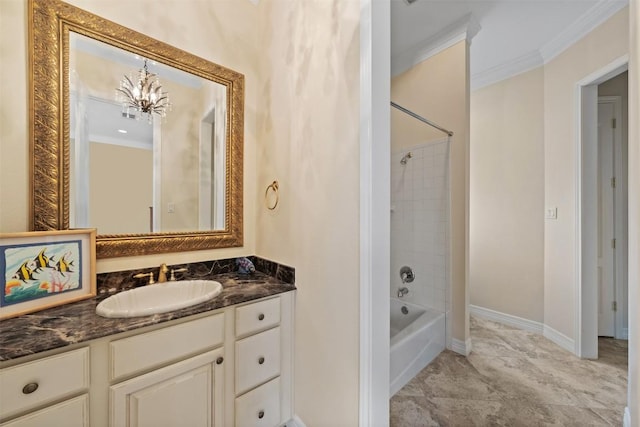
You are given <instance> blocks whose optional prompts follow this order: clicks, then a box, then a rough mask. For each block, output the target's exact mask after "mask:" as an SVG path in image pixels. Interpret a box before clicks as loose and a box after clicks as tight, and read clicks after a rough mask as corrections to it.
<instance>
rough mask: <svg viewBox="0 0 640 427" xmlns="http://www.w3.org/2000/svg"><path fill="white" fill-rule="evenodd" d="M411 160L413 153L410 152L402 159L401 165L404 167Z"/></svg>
mask: <svg viewBox="0 0 640 427" xmlns="http://www.w3.org/2000/svg"><path fill="white" fill-rule="evenodd" d="M410 158H411V151H409V152H408V153H407V154H405V155H404V157H403V158H402V159H400V163H401V164H403V165H406V164H407V160H409V159H410Z"/></svg>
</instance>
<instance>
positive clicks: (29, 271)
mask: <svg viewBox="0 0 640 427" xmlns="http://www.w3.org/2000/svg"><path fill="white" fill-rule="evenodd" d="M30 264H31V265H33V263H32V261H25V262H23V263H22V265H21V266H20V268H19V269H18V270H17V271H16V273H15V274H14V275H13V276H11V278H12V279H19V280H22V281H23V282H25V283H27V280H35V279H34V278H33V273H34V269H33V268H31V267H30V266H29V265H30Z"/></svg>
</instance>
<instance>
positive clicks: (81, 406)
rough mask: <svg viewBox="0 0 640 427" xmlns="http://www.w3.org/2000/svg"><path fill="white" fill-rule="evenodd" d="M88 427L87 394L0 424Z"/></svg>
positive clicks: (11, 426)
mask: <svg viewBox="0 0 640 427" xmlns="http://www.w3.org/2000/svg"><path fill="white" fill-rule="evenodd" d="M42 426H47V427H89V395H88V394H83V395H82V396H78V397H75V398H73V399H69V400H65V401H64V402H61V403H58V404H57V405H51V406H49V407H47V408H45V409H41V410H40V411H35V412H31V413H29V414H27V415H25V416H23V417H20V418H16V419H15V420H12V421H9V422H6V423H3V424H0V427H42Z"/></svg>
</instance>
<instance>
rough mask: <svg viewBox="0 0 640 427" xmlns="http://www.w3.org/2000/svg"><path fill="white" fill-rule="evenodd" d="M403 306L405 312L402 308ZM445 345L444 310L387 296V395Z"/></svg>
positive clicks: (429, 361) (405, 381)
mask: <svg viewBox="0 0 640 427" xmlns="http://www.w3.org/2000/svg"><path fill="white" fill-rule="evenodd" d="M403 306H404V307H406V308H407V311H408V313H407V314H404V313H403V312H402V307H403ZM445 345H446V330H445V315H444V313H442V312H439V311H436V310H434V309H425V308H422V307H420V306H417V305H414V304H409V303H406V302H404V301H401V300H398V299H395V298H391V355H390V359H391V363H390V371H389V380H390V384H389V389H390V390H389V392H390V394H389V396H393V395H394V394H396V393H397V392H398V390H400V389H401V388H402V387H404V385H405V384H407V383H408V382H409V381H411V379H412V378H413V377H415V376H416V375H417V374H418V372H420V371H421V370H422V369H423V368H424V367H425V366H427V365H428V364H429V363H431V361H432V360H433V359H435V358H436V356H437V355H438V354H440V352H441V351H442V350H444V348H445Z"/></svg>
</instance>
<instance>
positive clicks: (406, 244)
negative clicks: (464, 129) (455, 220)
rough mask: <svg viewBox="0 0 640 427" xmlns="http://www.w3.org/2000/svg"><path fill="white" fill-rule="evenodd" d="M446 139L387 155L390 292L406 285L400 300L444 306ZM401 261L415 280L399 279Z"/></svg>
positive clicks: (445, 270)
mask: <svg viewBox="0 0 640 427" xmlns="http://www.w3.org/2000/svg"><path fill="white" fill-rule="evenodd" d="M449 145H450V143H449V142H448V141H447V140H446V139H445V140H439V141H435V142H430V143H425V144H422V145H418V146H414V147H411V148H407V149H402V150H401V151H394V152H393V153H392V155H391V281H390V288H391V289H390V290H391V297H393V298H397V294H398V289H399V288H401V287H402V286H406V287H407V288H408V289H409V293H408V294H407V295H405V296H403V297H402V298H401V299H402V300H405V301H407V302H410V303H414V304H417V305H420V306H422V307H428V308H434V309H436V310H438V311H441V312H445V311H448V309H449V307H448V305H447V301H448V299H449V298H448V279H447V271H448V254H449V179H448V175H449ZM409 152H410V153H411V158H409V159H407V160H406V163H405V164H402V163H401V160H402V158H403V157H404V156H405V155H406V154H407V153H409ZM405 265H406V266H409V267H411V269H413V272H414V274H415V280H414V281H413V282H412V283H407V284H404V285H403V284H402V281H401V279H400V268H401V267H402V266H405Z"/></svg>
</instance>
